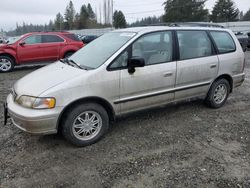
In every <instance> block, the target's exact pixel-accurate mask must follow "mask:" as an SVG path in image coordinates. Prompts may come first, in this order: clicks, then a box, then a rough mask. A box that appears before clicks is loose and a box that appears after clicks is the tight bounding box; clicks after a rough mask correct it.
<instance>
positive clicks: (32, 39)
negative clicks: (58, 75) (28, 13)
mask: <svg viewBox="0 0 250 188" xmlns="http://www.w3.org/2000/svg"><path fill="white" fill-rule="evenodd" d="M83 46H84V44H83V42H82V41H81V40H79V39H78V37H77V36H75V34H72V33H69V32H34V33H27V34H24V35H22V36H19V37H11V38H9V39H8V41H7V42H6V43H5V44H1V45H0V72H10V71H12V70H13V68H14V67H15V66H16V65H27V64H31V63H32V64H34V63H42V62H53V61H57V60H59V59H62V58H66V57H69V56H71V55H72V54H73V53H75V52H76V51H78V50H79V49H80V48H82V47H83Z"/></svg>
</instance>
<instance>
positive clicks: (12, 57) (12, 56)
mask: <svg viewBox="0 0 250 188" xmlns="http://www.w3.org/2000/svg"><path fill="white" fill-rule="evenodd" d="M0 56H7V57H9V58H11V59H13V61H14V64H15V65H16V63H17V62H16V57H15V56H14V55H12V54H10V53H1V54H0Z"/></svg>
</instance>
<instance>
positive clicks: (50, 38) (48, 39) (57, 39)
mask: <svg viewBox="0 0 250 188" xmlns="http://www.w3.org/2000/svg"><path fill="white" fill-rule="evenodd" d="M42 39H43V43H53V42H63V41H64V40H63V39H62V38H61V37H59V36H57V35H43V36H42Z"/></svg>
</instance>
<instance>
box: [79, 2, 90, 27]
mask: <svg viewBox="0 0 250 188" xmlns="http://www.w3.org/2000/svg"><path fill="white" fill-rule="evenodd" d="M88 19H89V13H88V8H87V6H86V5H82V7H81V10H80V20H79V29H83V28H87V20H88Z"/></svg>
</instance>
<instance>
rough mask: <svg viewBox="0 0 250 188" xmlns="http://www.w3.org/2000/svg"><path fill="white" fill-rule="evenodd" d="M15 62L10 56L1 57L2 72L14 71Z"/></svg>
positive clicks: (0, 69)
mask: <svg viewBox="0 0 250 188" xmlns="http://www.w3.org/2000/svg"><path fill="white" fill-rule="evenodd" d="M14 66H15V63H14V60H13V59H12V58H10V57H8V56H0V72H11V71H12V70H13V69H14Z"/></svg>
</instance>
